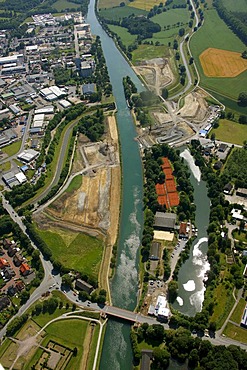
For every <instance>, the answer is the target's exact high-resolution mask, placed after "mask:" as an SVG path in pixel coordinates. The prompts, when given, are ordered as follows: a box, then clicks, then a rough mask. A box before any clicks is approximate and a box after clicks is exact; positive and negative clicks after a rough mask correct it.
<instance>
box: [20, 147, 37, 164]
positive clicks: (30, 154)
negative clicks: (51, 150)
mask: <svg viewBox="0 0 247 370" xmlns="http://www.w3.org/2000/svg"><path fill="white" fill-rule="evenodd" d="M38 155H39V152H37V151H36V150H33V149H27V150H24V151H23V152H22V153H20V154H19V155H18V156H17V158H18V159H19V160H20V161H22V162H26V163H29V162H31V161H33V160H34V159H35V158H37V157H38Z"/></svg>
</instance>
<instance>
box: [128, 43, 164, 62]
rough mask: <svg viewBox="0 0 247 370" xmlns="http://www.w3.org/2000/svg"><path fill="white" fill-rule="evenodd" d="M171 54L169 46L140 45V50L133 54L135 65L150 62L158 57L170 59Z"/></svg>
mask: <svg viewBox="0 0 247 370" xmlns="http://www.w3.org/2000/svg"><path fill="white" fill-rule="evenodd" d="M169 56H170V53H169V50H168V48H167V46H155V45H144V44H143V45H140V46H139V47H138V49H136V50H134V51H133V53H132V62H133V64H135V65H136V64H138V63H140V62H142V61H143V60H148V59H152V58H157V57H163V58H165V57H169Z"/></svg>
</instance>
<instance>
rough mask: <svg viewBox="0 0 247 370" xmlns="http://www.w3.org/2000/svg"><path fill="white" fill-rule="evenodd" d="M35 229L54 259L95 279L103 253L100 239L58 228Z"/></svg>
mask: <svg viewBox="0 0 247 370" xmlns="http://www.w3.org/2000/svg"><path fill="white" fill-rule="evenodd" d="M37 231H38V233H39V235H40V236H41V237H42V239H43V240H44V241H45V242H46V243H47V245H48V246H49V247H50V249H51V250H52V253H53V255H54V258H55V259H56V260H58V261H60V262H61V263H62V264H63V265H65V266H66V267H68V268H69V269H74V270H77V271H81V272H83V273H86V274H87V275H88V276H91V277H92V278H94V279H96V280H97V278H98V272H99V268H100V263H101V259H102V253H103V243H102V242H101V241H100V240H98V239H96V238H94V237H91V236H88V235H86V234H82V233H76V232H72V231H69V230H66V231H64V230H61V229H59V228H50V229H49V230H40V229H37Z"/></svg>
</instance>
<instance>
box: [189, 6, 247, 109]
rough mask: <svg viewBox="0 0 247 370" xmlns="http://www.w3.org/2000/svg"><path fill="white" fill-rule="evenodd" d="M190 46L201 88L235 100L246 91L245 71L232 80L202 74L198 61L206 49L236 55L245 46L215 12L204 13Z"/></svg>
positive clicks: (246, 75)
mask: <svg viewBox="0 0 247 370" xmlns="http://www.w3.org/2000/svg"><path fill="white" fill-rule="evenodd" d="M190 46H191V52H192V54H193V56H194V58H195V62H196V64H197V66H198V70H199V74H200V76H201V82H200V84H201V85H202V87H204V88H206V89H209V90H211V91H212V92H217V93H218V95H223V96H226V97H228V98H230V99H235V100H236V99H237V98H238V95H239V93H240V92H241V91H244V90H245V89H246V81H247V71H245V72H243V73H241V74H240V75H238V76H237V77H232V78H219V77H218V78H216V77H207V76H205V74H204V73H203V69H202V66H201V63H200V60H199V56H200V55H201V53H202V52H203V51H204V50H206V49H208V48H217V49H222V50H228V51H234V52H238V53H242V52H243V50H245V45H244V44H243V43H242V42H241V41H240V40H239V38H238V37H237V36H235V35H234V33H233V32H232V31H231V30H230V29H229V28H228V27H227V26H226V24H225V23H224V21H223V20H221V19H220V18H219V16H218V14H217V12H216V10H214V9H210V10H207V11H206V12H205V22H204V24H203V26H202V28H201V29H199V30H198V32H196V33H195V35H194V36H193V37H192V39H191V44H190ZM236 109H237V107H236Z"/></svg>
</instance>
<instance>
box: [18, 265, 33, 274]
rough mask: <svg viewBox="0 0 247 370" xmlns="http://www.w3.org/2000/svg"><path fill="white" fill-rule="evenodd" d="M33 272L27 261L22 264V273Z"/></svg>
mask: <svg viewBox="0 0 247 370" xmlns="http://www.w3.org/2000/svg"><path fill="white" fill-rule="evenodd" d="M30 272H31V267H30V266H29V265H28V264H27V263H22V264H21V266H20V273H21V274H22V275H23V276H27V275H29V274H30Z"/></svg>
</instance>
